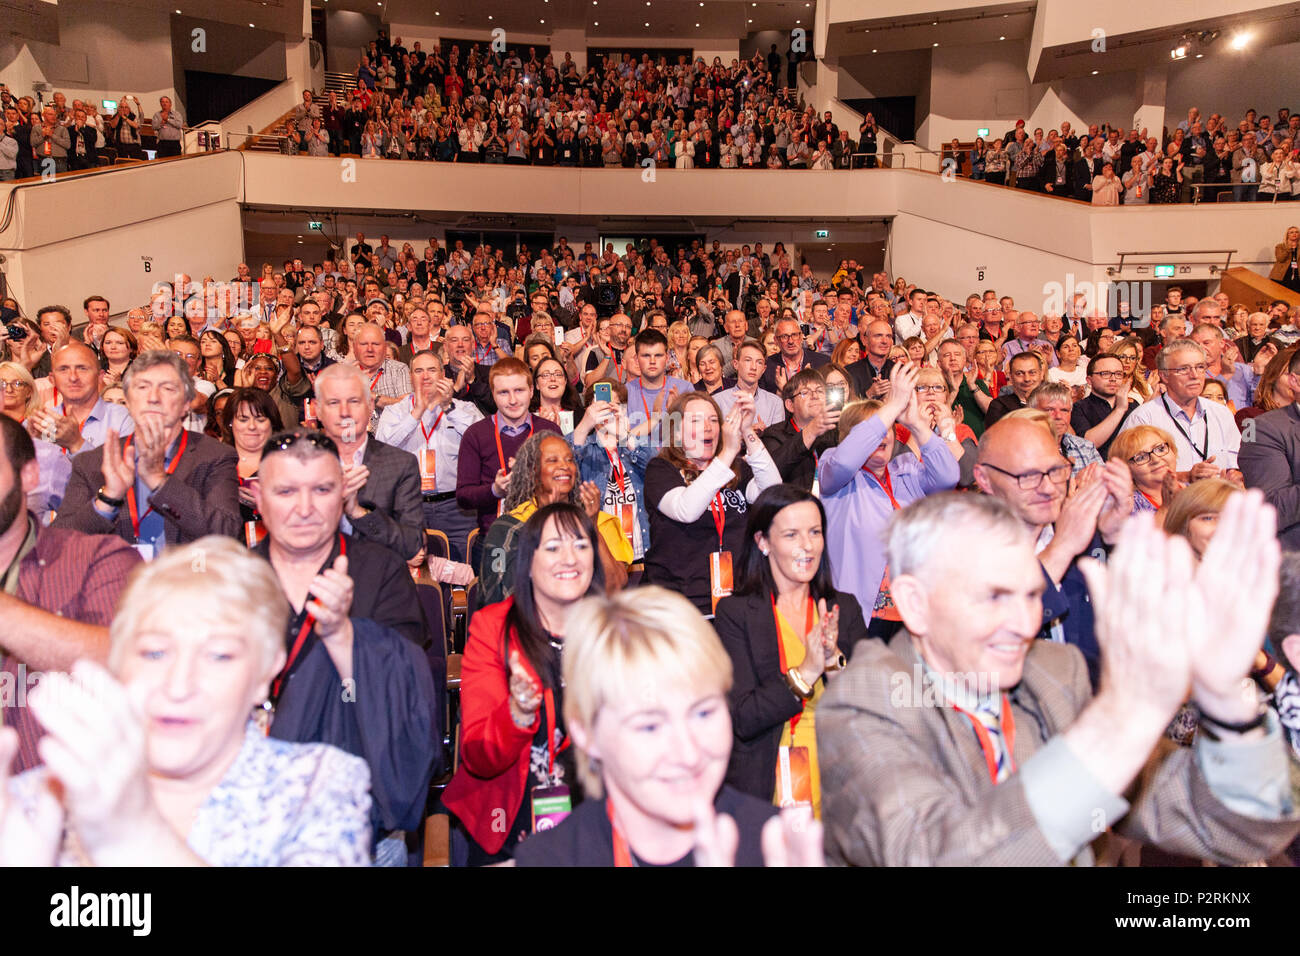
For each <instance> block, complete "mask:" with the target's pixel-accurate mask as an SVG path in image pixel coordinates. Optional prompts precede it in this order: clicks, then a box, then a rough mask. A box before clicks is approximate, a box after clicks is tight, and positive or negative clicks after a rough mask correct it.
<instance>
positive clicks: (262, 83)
mask: <svg viewBox="0 0 1300 956" xmlns="http://www.w3.org/2000/svg"><path fill="white" fill-rule="evenodd" d="M280 83H281V81H280V80H263V79H260V78H258V77H256V76H229V75H227V74H225V73H202V72H199V71H198V70H186V71H185V119H186V121H187V122H188V123H189V124H190V125H191V126H198V125H199V124H200V123H206V122H207V121H208V120H221V119H225V118H226V117H227V116H229V115H230V114H231V113H233V112H235V110H237V109H240V108H241V107H244V106H247V105H248V104H249V103H251V102H253V100H255V99H257V98H258V97H259V96H261V95H262V94H263V93H265V92H266V91H267V90H269V89H271V88H273V87H276V86H279V85H280Z"/></svg>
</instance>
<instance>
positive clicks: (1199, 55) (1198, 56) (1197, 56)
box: [1196, 53, 1205, 60]
mask: <svg viewBox="0 0 1300 956" xmlns="http://www.w3.org/2000/svg"><path fill="white" fill-rule="evenodd" d="M1203 56H1205V54H1204V53H1198V54H1196V59H1198V60H1199V59H1200V58H1201V57H1203Z"/></svg>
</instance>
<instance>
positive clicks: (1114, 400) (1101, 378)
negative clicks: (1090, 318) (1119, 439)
mask: <svg viewBox="0 0 1300 956" xmlns="http://www.w3.org/2000/svg"><path fill="white" fill-rule="evenodd" d="M1088 384H1089V385H1090V386H1091V387H1092V391H1091V392H1090V393H1089V394H1087V395H1085V396H1084V397H1083V398H1081V399H1079V400H1078V401H1077V402H1075V403H1074V410H1073V411H1072V412H1070V424H1071V426H1073V428H1074V433H1075V434H1076V435H1080V436H1082V437H1083V438H1086V439H1088V441H1090V442H1092V443H1093V444H1094V445H1096V446H1097V452H1098V454H1100V455H1101V457H1102V458H1105V457H1106V456H1107V455H1108V454H1109V452H1110V443H1111V442H1112V441H1114V439H1115V436H1116V434H1118V433H1119V430H1120V428H1122V427H1123V425H1124V422H1125V421H1126V420H1127V419H1128V417H1129V415H1130V414H1132V413H1133V410H1134V409H1136V408H1137V407H1138V402H1137V401H1136V400H1134V399H1132V398H1129V396H1128V388H1127V387H1125V386H1124V363H1123V362H1121V361H1120V360H1119V359H1118V358H1116V357H1115V356H1113V355H1104V354H1103V355H1098V356H1097V357H1096V358H1095V359H1093V360H1092V364H1091V365H1089V366H1088Z"/></svg>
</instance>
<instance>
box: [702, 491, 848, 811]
mask: <svg viewBox="0 0 1300 956" xmlns="http://www.w3.org/2000/svg"><path fill="white" fill-rule="evenodd" d="M825 551H826V512H825V509H824V508H823V507H822V503H821V501H820V500H818V499H817V498H816V497H814V496H813V495H811V494H810V493H808V492H807V491H804V490H802V489H800V488H797V487H795V486H794V485H786V484H782V485H773V486H772V487H771V488H768V489H767V490H766V491H764V492H763V493H762V494H761V495H759V496H758V500H757V501H756V502H754V507H753V508H751V509H750V512H749V520H748V522H747V523H746V528H745V544H744V547H743V549H742V550H741V553H740V572H739V579H740V580H739V586H738V588H737V590H736V594H735V595H734V596H732V597H728V598H723V599H722V600H721V601H719V602H718V614H717V617H716V618H715V619H714V622H713V626H714V629H715V630H716V631H717V632H718V637H719V638H721V639H722V646H723V647H725V648H726V649H727V655H728V656H729V657H730V658H731V664H732V670H733V672H734V674H735V682H734V683H733V685H732V688H731V693H730V695H729V702H730V703H729V706H730V709H731V725H732V732H733V734H734V737H735V739H734V740H733V741H732V745H731V763H730V765H729V767H728V769H727V782H728V783H730V784H731V785H732V786H733V787H735V788H736V789H737V790H741V791H744V792H745V793H749V794H752V795H753V796H755V797H758V798H760V799H762V800H772V801H773V802H774V803H775V804H776V805H777V806H778V807H782V806H803V807H809V808H811V809H812V811H813V814H814V815H815V816H817V817H819V818H820V816H821V792H820V791H821V785H820V780H819V774H818V768H817V740H816V734H815V723H816V714H817V704H818V702H819V701H820V699H821V696H822V692H823V691H824V690H825V689H826V681H827V680H828V679H830V678H832V677H833V675H835V674H837V673H839V671H840V670H841V669H843V667H844V665H845V664H846V663H847V661H848V655H849V654H850V653H852V650H853V645H854V644H856V643H857V641H859V640H861V639H862V638H864V637H866V636H867V625H866V622H865V621H864V620H863V618H862V608H861V607H860V606H859V605H858V602H857V600H856V599H855V598H854V597H853V595H851V594H847V593H841V592H839V591H836V590H835V588H834V586H833V585H832V584H831V569H830V562H829V561H828V560H827V559H826V554H825ZM841 651H843V653H841Z"/></svg>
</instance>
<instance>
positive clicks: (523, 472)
mask: <svg viewBox="0 0 1300 956" xmlns="http://www.w3.org/2000/svg"><path fill="white" fill-rule="evenodd" d="M548 438H559V439H560V441H564V438H563V437H562V436H560V435H557V434H555V432H536V433H534V434H533V435H530V436H529V437H528V440H527V441H525V442H524V443H523V444H522V445H520V446H519V450H518V451H517V452H515V463H514V465H512V466H511V468H510V484H509V485H508V486H507V487H506V497H505V509H504V510H505V511H507V512H509V511H514V510H515V509H516V508H518V507H519V506H520V505H522V504H524V503H525V502H527V501H532V500H533V499H534V498H536V497H537V495H538V493H539V492H540V491H541V485H540V484H539V483H538V476H539V474H540V472H541V470H542V469H541V463H542V442H544V441H545V440H546V439H548ZM577 478H578V476H577V473H576V472H575V474H574V482H573V491H572V492H570V494H569V500H570V501H571V502H573V503H574V504H578V484H579V482H578V481H577Z"/></svg>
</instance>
